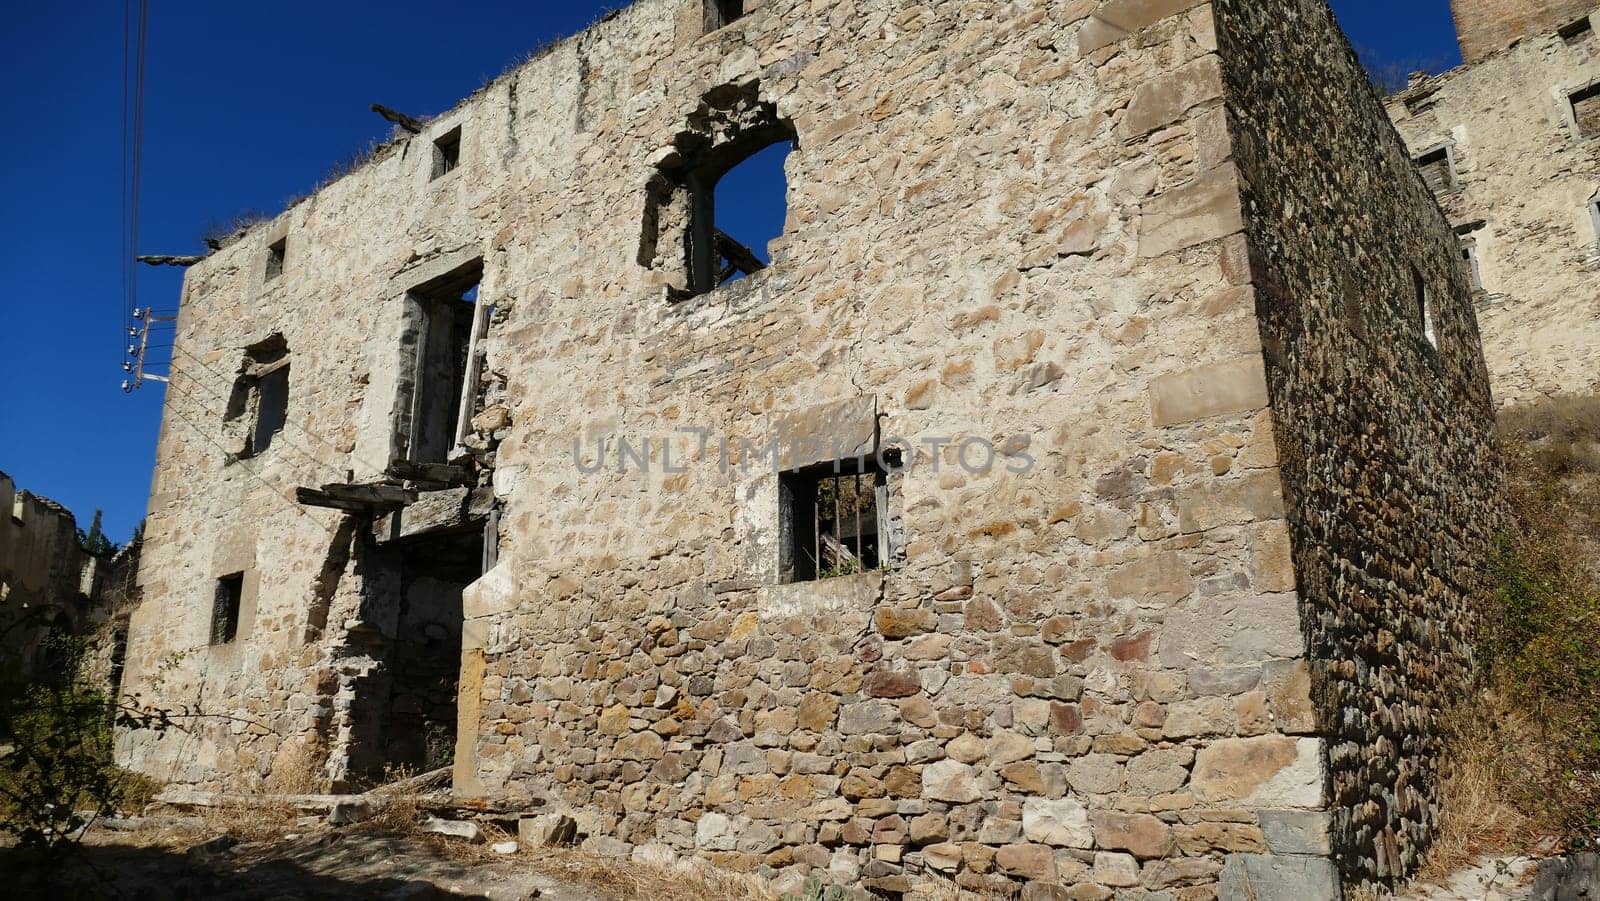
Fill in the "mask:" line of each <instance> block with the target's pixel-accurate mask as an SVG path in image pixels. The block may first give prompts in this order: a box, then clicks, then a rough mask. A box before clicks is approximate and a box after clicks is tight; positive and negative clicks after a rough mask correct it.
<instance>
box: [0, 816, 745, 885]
mask: <svg viewBox="0 0 1600 901" xmlns="http://www.w3.org/2000/svg"><path fill="white" fill-rule="evenodd" d="M0 877H3V881H0V897H6V898H29V899H32V898H41V899H45V898H48V899H51V901H56V899H79V898H83V899H89V898H94V899H101V898H106V899H128V901H167V899H207V901H210V899H226V901H247V899H251V901H253V899H263V901H265V899H273V901H279V899H345V901H348V899H353V898H377V899H392V901H427V899H445V898H452V899H453V898H471V899H492V901H526V899H534V898H537V899H540V901H591V899H593V901H631V899H635V898H651V899H653V901H679V899H682V901H689V899H697V901H698V899H730V901H731V899H740V901H743V899H747V898H749V899H771V898H773V897H774V896H773V895H771V894H770V893H769V892H768V891H767V890H766V889H765V887H764V886H763V885H761V884H760V883H758V882H757V881H755V880H753V879H748V878H745V877H738V876H732V875H725V874H720V873H716V872H707V871H704V870H699V869H691V868H668V867H646V866H639V865H636V864H632V863H629V862H627V861H617V860H605V859H601V858H597V857H593V856H592V855H587V854H584V853H582V852H579V851H568V850H559V849H557V850H550V849H541V850H539V851H535V852H528V853H518V854H512V855H497V854H494V853H493V852H492V851H490V850H488V848H487V847H486V846H485V845H467V844H464V843H461V842H459V841H456V840H451V839H446V838H442V837H438V836H433V835H427V834H422V833H409V834H404V835H401V834H396V833H394V832H390V831H386V830H383V829H381V828H375V827H371V826H366V825H356V826H350V827H344V828H330V827H326V826H319V827H315V828H312V829H307V830H306V831H304V833H303V834H295V833H288V834H286V835H284V836H283V837H282V838H281V839H276V840H272V841H255V842H248V841H238V840H237V839H235V838H233V837H231V836H227V835H226V834H218V833H217V832H216V831H215V830H214V829H209V828H207V827H206V826H205V825H204V824H203V822H202V823H182V822H169V823H165V824H163V825H161V826H160V827H159V828H147V829H141V830H135V831H127V830H115V831H113V830H108V829H99V830H95V831H92V832H91V833H90V834H89V836H87V838H86V839H85V841H84V842H83V844H82V846H81V847H80V848H78V849H77V850H76V851H74V852H72V853H70V854H69V855H67V856H66V857H65V858H64V859H62V860H61V861H59V862H57V863H56V864H54V865H52V866H48V867H45V866H40V865H38V864H37V863H36V862H34V861H31V860H28V859H26V858H24V857H22V856H21V855H20V854H19V853H18V852H16V851H15V850H11V849H0Z"/></svg>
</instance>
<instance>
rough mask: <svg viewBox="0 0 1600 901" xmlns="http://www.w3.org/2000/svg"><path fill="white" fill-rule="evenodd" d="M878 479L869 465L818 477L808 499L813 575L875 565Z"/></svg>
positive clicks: (878, 530)
mask: <svg viewBox="0 0 1600 901" xmlns="http://www.w3.org/2000/svg"><path fill="white" fill-rule="evenodd" d="M880 481H881V479H880V474H879V473H877V472H876V471H875V470H871V469H869V470H867V471H865V472H860V471H858V472H846V473H833V474H830V475H822V476H818V477H817V480H816V483H815V485H814V486H813V488H812V503H811V547H810V551H811V555H810V556H811V562H812V564H813V567H814V569H813V576H812V577H813V578H815V579H822V578H827V577H830V576H839V575H850V574H853V573H858V572H863V571H865V570H867V569H872V568H874V567H876V566H877V565H878V557H879V553H880V551H879V544H880V541H881V538H880V535H881V532H882V529H883V524H882V522H881V521H880V516H879V509H880V504H879V490H878V488H879V482H880Z"/></svg>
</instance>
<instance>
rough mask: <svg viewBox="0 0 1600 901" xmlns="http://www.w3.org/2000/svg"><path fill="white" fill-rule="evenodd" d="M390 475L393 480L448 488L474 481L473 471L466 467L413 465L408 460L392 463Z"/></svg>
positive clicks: (434, 464)
mask: <svg viewBox="0 0 1600 901" xmlns="http://www.w3.org/2000/svg"><path fill="white" fill-rule="evenodd" d="M388 475H389V476H390V477H391V478H395V479H403V480H405V481H408V482H422V483H425V484H429V485H442V486H447V487H453V486H457V485H469V484H471V483H472V481H473V475H472V470H470V469H468V468H467V467H465V466H450V465H448V464H445V463H412V462H410V461H408V460H395V461H394V462H392V463H390V464H389V470H388Z"/></svg>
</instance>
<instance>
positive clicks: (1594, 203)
mask: <svg viewBox="0 0 1600 901" xmlns="http://www.w3.org/2000/svg"><path fill="white" fill-rule="evenodd" d="M1589 220H1590V221H1591V222H1593V223H1594V248H1595V252H1596V253H1600V196H1596V197H1595V199H1594V200H1591V201H1589Z"/></svg>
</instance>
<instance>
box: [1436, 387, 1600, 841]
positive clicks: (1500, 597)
mask: <svg viewBox="0 0 1600 901" xmlns="http://www.w3.org/2000/svg"><path fill="white" fill-rule="evenodd" d="M1500 430H1501V435H1502V439H1503V445H1504V448H1505V454H1506V463H1507V468H1508V471H1509V500H1510V505H1511V513H1512V519H1511V524H1510V526H1509V527H1508V528H1507V530H1506V531H1505V533H1504V534H1503V535H1502V536H1501V539H1500V542H1499V546H1498V553H1497V556H1496V559H1495V560H1494V561H1492V563H1493V570H1492V571H1493V576H1494V578H1493V580H1492V584H1491V587H1490V590H1489V591H1488V592H1487V594H1486V596H1485V598H1484V603H1483V605H1482V608H1481V614H1482V617H1483V622H1482V631H1481V637H1480V641H1479V654H1480V660H1479V663H1480V666H1481V672H1482V674H1483V677H1482V679H1483V681H1482V684H1481V690H1480V692H1479V695H1478V697H1477V698H1476V699H1475V702H1474V703H1473V704H1471V705H1469V707H1468V708H1467V709H1466V710H1464V711H1462V715H1461V716H1459V717H1458V718H1457V726H1458V731H1459V732H1460V734H1459V736H1458V739H1459V749H1460V754H1459V757H1458V766H1457V769H1456V772H1455V774H1454V775H1453V777H1452V786H1451V791H1450V795H1451V796H1450V798H1449V799H1448V802H1447V810H1446V817H1447V820H1448V821H1449V825H1448V826H1447V830H1446V832H1447V837H1446V840H1445V841H1444V842H1443V844H1444V845H1445V847H1443V848H1441V849H1439V851H1440V854H1442V855H1443V856H1444V857H1447V858H1451V857H1453V858H1454V859H1455V861H1454V862H1460V861H1461V860H1462V859H1464V858H1466V857H1470V856H1472V855H1473V854H1474V853H1476V852H1479V851H1485V850H1510V851H1527V850H1532V849H1534V848H1538V849H1539V850H1549V849H1551V848H1564V849H1570V850H1595V849H1596V848H1600V398H1576V399H1575V398H1568V399H1560V400H1555V401H1548V402H1545V403H1542V404H1539V405H1536V406H1533V407H1528V408H1523V409H1516V410H1508V411H1506V412H1504V413H1502V414H1501V419H1500ZM1438 856H1440V855H1438V854H1436V857H1438ZM1436 863H1437V865H1438V866H1440V867H1445V868H1447V867H1448V865H1449V863H1450V861H1445V860H1440V861H1436Z"/></svg>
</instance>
